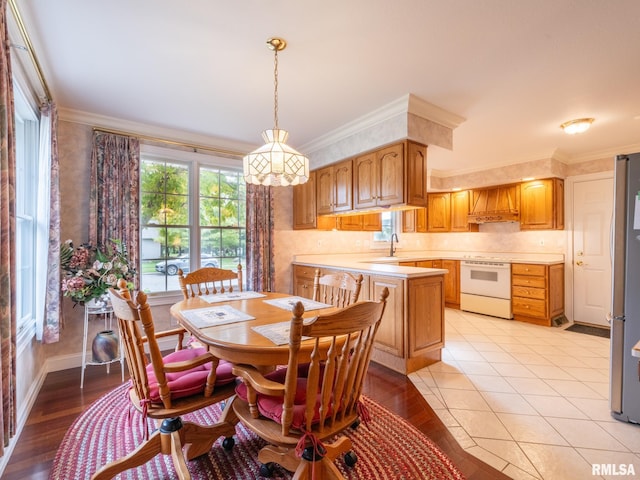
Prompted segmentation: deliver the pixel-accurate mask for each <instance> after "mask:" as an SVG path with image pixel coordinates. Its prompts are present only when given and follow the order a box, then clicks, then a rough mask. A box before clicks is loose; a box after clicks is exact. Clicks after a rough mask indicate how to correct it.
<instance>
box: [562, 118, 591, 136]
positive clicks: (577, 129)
mask: <svg viewBox="0 0 640 480" xmlns="http://www.w3.org/2000/svg"><path fill="white" fill-rule="evenodd" d="M594 120H595V119H594V118H578V119H576V120H569V121H568V122H564V123H563V124H562V125H560V128H561V129H562V130H564V133H567V134H569V135H575V134H576V133H582V132H586V131H587V130H589V127H590V126H591V124H592V123H593V121H594Z"/></svg>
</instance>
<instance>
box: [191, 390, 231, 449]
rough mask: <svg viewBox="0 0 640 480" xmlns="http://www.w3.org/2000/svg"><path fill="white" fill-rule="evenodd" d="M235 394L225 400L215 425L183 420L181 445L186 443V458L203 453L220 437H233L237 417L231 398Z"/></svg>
mask: <svg viewBox="0 0 640 480" xmlns="http://www.w3.org/2000/svg"><path fill="white" fill-rule="evenodd" d="M234 399H235V395H234V396H233V397H231V398H230V399H229V400H227V403H226V405H225V407H224V410H223V411H222V415H221V416H220V419H219V421H218V423H216V424H215V425H206V426H205V425H200V424H197V423H192V422H185V423H184V426H183V429H182V431H183V439H182V441H183V445H186V446H187V448H186V458H187V460H193V459H194V458H197V457H199V456H200V455H204V454H205V453H207V452H208V451H209V450H211V446H212V445H213V442H215V441H216V440H217V439H218V438H220V437H225V438H229V437H233V435H234V434H235V433H236V428H235V426H236V424H237V423H238V417H237V416H236V414H235V412H234V411H233V400H234Z"/></svg>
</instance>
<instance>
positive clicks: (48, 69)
mask: <svg viewBox="0 0 640 480" xmlns="http://www.w3.org/2000/svg"><path fill="white" fill-rule="evenodd" d="M16 3H18V9H19V12H20V14H21V16H22V18H23V21H24V24H25V26H26V29H27V32H28V34H29V36H30V38H31V41H32V44H33V47H34V51H35V54H36V56H37V58H38V60H39V63H40V64H41V68H42V71H43V73H44V76H45V79H46V81H47V83H48V86H49V88H50V90H51V95H52V97H53V99H54V100H55V101H56V102H57V104H58V108H59V110H60V112H61V115H60V116H61V118H63V119H64V118H65V115H69V114H71V113H72V112H86V113H90V114H94V115H99V116H104V117H111V118H116V119H121V120H124V121H126V123H127V124H129V125H131V124H136V123H140V124H144V125H149V126H154V127H158V128H160V129H170V130H175V131H177V132H184V133H185V135H187V134H188V135H191V134H193V135H202V136H206V137H213V139H212V140H211V142H212V143H215V142H216V140H215V139H219V141H220V142H222V143H225V142H231V143H234V144H237V145H239V146H240V148H247V151H248V150H250V149H252V148H254V147H256V146H257V145H259V144H261V143H262V140H261V138H260V133H261V132H262V130H264V129H266V128H271V127H272V126H273V60H274V58H273V52H272V51H270V50H268V49H267V47H266V40H267V38H269V37H272V36H279V37H282V38H284V39H285V40H286V41H287V42H288V46H287V48H286V50H284V51H283V52H282V53H280V55H279V125H280V127H281V128H284V129H286V130H288V131H289V142H288V143H289V144H290V145H292V146H293V147H295V148H297V149H299V150H301V151H302V152H305V150H304V146H305V145H307V144H308V145H310V144H311V143H312V142H313V141H314V140H316V139H318V138H320V137H322V136H325V135H327V134H330V133H331V132H333V131H335V130H336V129H339V128H340V127H341V126H343V125H346V124H349V123H351V122H353V121H355V120H356V119H358V118H360V117H363V116H365V115H367V114H368V113H370V112H372V111H374V110H376V109H379V108H381V107H383V106H384V105H387V104H389V103H391V102H393V101H395V100H396V99H399V98H400V97H403V96H405V95H407V94H409V93H411V94H414V95H415V96H417V97H419V98H421V99H423V100H425V101H427V102H429V103H432V104H434V105H437V106H438V107H440V108H442V109H445V110H446V111H448V112H451V113H454V114H456V115H458V116H461V117H464V118H465V119H466V120H465V121H464V122H463V123H462V124H460V126H458V127H457V128H456V129H455V130H454V132H453V150H452V151H448V150H445V149H442V148H433V149H430V151H429V166H430V168H433V169H435V170H437V171H441V172H443V173H444V174H447V173H446V172H449V173H450V174H451V172H456V173H460V172H464V171H474V170H478V169H483V168H487V167H491V166H501V165H507V164H513V163H520V162H525V161H532V160H540V159H549V158H556V159H559V160H561V161H564V162H565V163H575V162H579V161H586V160H591V159H598V158H606V157H608V156H613V155H615V154H617V153H630V152H631V151H636V150H637V151H640V28H638V25H639V22H640V2H638V1H637V0H610V1H607V0H538V1H524V0H401V1H394V2H391V1H389V0H349V1H344V0H324V1H321V2H303V1H299V0H278V1H275V2H273V1H272V2H267V1H264V0H242V1H238V0H236V1H225V2H223V1H211V0H191V1H189V2H179V1H175V0H174V1H169V0H137V1H135V2H132V1H131V0H110V1H103V2H94V1H86V0H56V1H55V2H52V1H50V0H20V1H19V2H16ZM579 117H594V118H595V119H596V120H595V122H594V123H593V125H592V127H591V129H590V130H589V131H588V132H586V133H583V134H579V135H573V136H569V135H566V134H564V133H563V132H562V131H561V129H560V128H559V125H560V124H561V123H562V122H564V121H567V120H570V119H574V118H579ZM177 135H178V136H179V133H177ZM311 167H312V168H313V167H314V163H313V157H311Z"/></svg>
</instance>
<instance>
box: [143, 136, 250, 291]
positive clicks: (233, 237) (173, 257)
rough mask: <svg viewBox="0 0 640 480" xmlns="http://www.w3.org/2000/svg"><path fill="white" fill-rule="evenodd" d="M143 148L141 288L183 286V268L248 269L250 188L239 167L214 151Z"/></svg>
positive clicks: (177, 288) (147, 289) (168, 288)
mask: <svg viewBox="0 0 640 480" xmlns="http://www.w3.org/2000/svg"><path fill="white" fill-rule="evenodd" d="M141 150H142V152H141V166H140V232H141V239H140V240H141V241H140V249H141V252H140V259H141V261H140V263H141V269H140V270H141V271H140V273H141V275H140V279H141V288H142V289H143V290H145V291H147V292H149V293H162V292H170V291H176V290H179V288H180V287H179V284H178V277H177V273H178V270H180V269H181V270H182V271H183V272H185V273H186V272H189V271H191V270H195V269H197V268H200V267H204V266H211V267H220V268H226V269H233V270H235V269H236V267H237V265H238V264H242V266H243V268H244V265H245V239H246V229H245V224H246V222H245V202H246V200H245V197H246V189H245V182H244V179H243V176H242V172H241V171H240V170H239V168H238V167H237V166H236V165H233V164H232V162H230V161H229V160H227V159H223V158H217V157H213V156H209V155H202V154H185V153H184V152H176V151H171V150H167V149H157V148H151V147H147V146H143V147H142V149H141ZM154 152H155V153H154Z"/></svg>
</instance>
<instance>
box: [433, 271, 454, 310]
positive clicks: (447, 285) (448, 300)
mask: <svg viewBox="0 0 640 480" xmlns="http://www.w3.org/2000/svg"><path fill="white" fill-rule="evenodd" d="M434 268H444V269H446V270H447V271H448V273H445V274H444V303H445V306H446V307H449V308H456V309H460V260H442V264H441V266H440V267H436V266H435V265H434Z"/></svg>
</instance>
